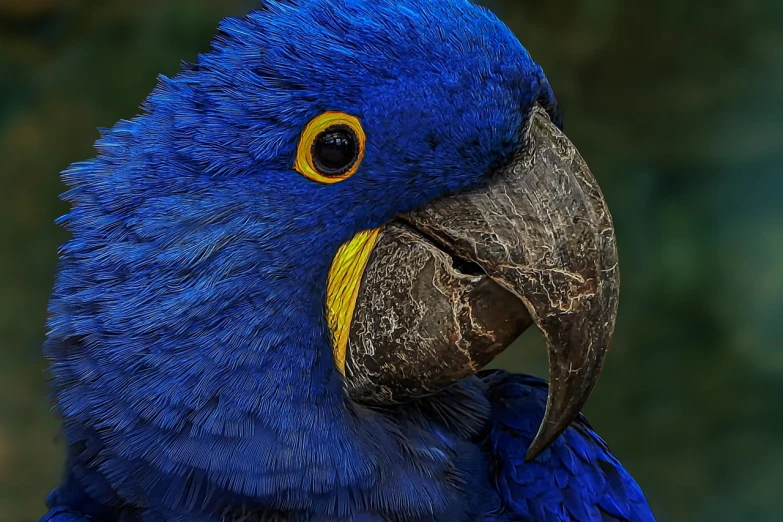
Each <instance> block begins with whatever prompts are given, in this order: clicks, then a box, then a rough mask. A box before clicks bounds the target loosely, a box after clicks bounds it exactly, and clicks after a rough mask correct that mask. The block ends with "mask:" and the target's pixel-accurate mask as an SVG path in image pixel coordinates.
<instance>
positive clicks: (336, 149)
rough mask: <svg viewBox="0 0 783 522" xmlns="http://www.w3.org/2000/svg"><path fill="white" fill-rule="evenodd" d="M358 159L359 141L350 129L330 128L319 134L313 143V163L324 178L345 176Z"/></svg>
mask: <svg viewBox="0 0 783 522" xmlns="http://www.w3.org/2000/svg"><path fill="white" fill-rule="evenodd" d="M358 158H359V143H358V139H357V138H356V133H355V132H354V131H353V130H352V129H351V128H350V127H347V126H344V125H335V126H332V127H329V128H328V129H326V130H325V131H323V132H322V133H321V134H319V135H318V137H317V138H316V139H315V142H314V143H313V163H315V168H316V169H317V170H318V172H320V173H321V174H323V175H324V176H340V175H341V174H345V173H346V172H347V171H348V170H350V169H351V167H353V165H354V164H355V163H356V160H357V159H358Z"/></svg>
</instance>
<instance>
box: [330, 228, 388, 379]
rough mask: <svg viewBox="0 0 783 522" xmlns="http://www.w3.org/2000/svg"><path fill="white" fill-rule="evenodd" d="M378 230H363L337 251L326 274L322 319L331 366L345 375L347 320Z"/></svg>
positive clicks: (352, 309) (348, 327) (349, 322)
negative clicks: (327, 333) (330, 344)
mask: <svg viewBox="0 0 783 522" xmlns="http://www.w3.org/2000/svg"><path fill="white" fill-rule="evenodd" d="M380 231H381V229H380V228H376V229H373V230H364V231H362V232H359V233H358V234H356V235H355V236H354V237H353V239H351V240H350V241H348V242H347V243H345V244H344V245H343V246H341V247H340V250H339V251H338V252H337V255H336V256H334V261H332V268H331V269H330V270H329V281H328V283H327V286H326V318H327V321H328V323H329V329H330V330H331V332H332V339H333V343H334V346H333V347H332V348H333V350H334V363H335V364H336V365H337V368H338V369H339V370H340V371H341V372H342V373H343V374H345V354H346V350H347V349H348V335H349V334H350V332H351V320H352V319H353V311H354V309H355V308H356V298H357V297H358V295H359V285H360V284H361V282H362V275H363V274H364V268H365V267H366V266H367V260H368V259H369V258H370V254H371V253H372V250H373V248H374V247H375V243H376V241H377V240H378V234H379V233H380Z"/></svg>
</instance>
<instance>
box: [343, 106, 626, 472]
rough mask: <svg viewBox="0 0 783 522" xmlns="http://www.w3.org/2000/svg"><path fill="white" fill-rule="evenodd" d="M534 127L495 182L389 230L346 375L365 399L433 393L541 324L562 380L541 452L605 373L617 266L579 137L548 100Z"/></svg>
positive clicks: (364, 288)
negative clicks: (562, 126)
mask: <svg viewBox="0 0 783 522" xmlns="http://www.w3.org/2000/svg"><path fill="white" fill-rule="evenodd" d="M526 134H527V136H526V140H527V141H526V144H525V147H523V150H522V151H521V152H519V153H518V154H517V156H516V157H515V158H514V159H513V161H512V162H511V164H510V165H508V166H506V167H504V168H503V169H501V170H500V171H499V172H497V173H495V175H493V176H492V177H491V179H490V180H489V182H488V184H487V185H486V186H484V187H481V188H478V189H475V190H472V191H468V192H464V193H459V194H456V195H452V196H448V197H445V198H442V199H439V200H437V201H435V202H433V203H431V204H429V205H427V206H425V207H423V208H420V209H417V210H416V211H414V212H412V213H410V214H407V215H405V216H401V218H400V220H398V221H395V222H393V223H392V224H390V225H388V226H387V227H385V229H384V230H383V231H382V232H381V234H380V236H379V238H378V240H377V243H376V244H375V248H374V250H373V252H372V254H371V255H370V257H369V261H368V264H367V267H366V269H365V271H364V275H363V278H362V282H361V287H360V289H359V292H358V296H357V301H356V308H355V311H354V314H353V319H352V322H351V328H350V335H349V339H348V349H347V360H346V377H347V386H348V389H349V392H350V393H351V396H352V397H353V398H354V399H355V400H358V401H363V402H373V403H389V402H399V401H402V400H406V399H410V398H413V397H418V396H423V395H427V394H431V393H435V392H437V391H440V390H441V389H443V388H445V387H446V386H448V385H450V384H452V383H454V382H456V381H457V380H459V379H461V378H464V377H467V376H469V375H472V374H474V373H476V372H477V371H478V370H480V369H481V368H482V367H483V366H484V365H486V364H487V363H488V362H489V361H491V360H492V358H494V357H495V356H496V355H497V354H499V353H500V352H501V351H503V350H504V349H505V348H506V347H508V345H509V344H511V342H513V341H514V339H516V338H517V337H518V336H519V335H520V334H521V333H522V332H523V331H524V330H525V329H526V328H527V327H529V326H530V325H531V324H535V325H536V326H538V328H539V330H540V331H541V332H542V333H543V335H544V338H545V340H546V345H547V349H548V352H549V380H550V386H549V394H548V398H547V406H546V413H545V415H544V418H543V420H542V422H541V426H540V428H539V431H538V434H537V435H536V437H535V439H534V440H533V442H532V444H531V446H530V448H529V449H528V453H527V457H528V460H530V459H533V458H535V457H536V456H537V455H539V454H540V453H541V452H542V451H543V450H544V449H546V447H547V446H548V445H549V444H551V443H552V442H553V441H554V440H555V439H556V438H557V437H558V436H559V435H560V434H561V433H562V432H563V431H564V430H565V429H566V428H567V427H568V426H569V425H570V423H571V421H572V420H573V419H574V417H575V416H576V415H577V414H578V413H579V411H580V410H581V408H582V407H583V406H584V404H585V402H586V401H587V399H588V397H589V395H590V393H591V391H592V389H593V387H594V386H595V384H596V382H597V380H598V378H599V376H600V374H601V370H602V367H603V363H604V358H605V356H606V352H607V350H608V349H609V346H610V344H611V341H612V335H613V332H614V327H615V319H616V314H617V302H618V293H619V269H618V261H617V250H616V242H615V235H614V228H613V226H612V219H611V216H610V214H609V210H608V209H607V206H606V203H605V201H604V198H603V195H602V194H601V190H600V189H599V187H598V184H597V183H596V181H595V178H593V176H592V174H591V173H590V170H589V169H588V167H587V165H586V164H585V162H584V160H583V159H582V158H581V156H580V155H579V153H578V152H577V150H576V148H575V147H574V146H573V144H571V142H570V141H569V140H568V138H566V137H565V135H563V134H562V133H561V132H560V130H559V129H557V127H555V126H554V125H553V124H552V123H551V122H550V120H549V118H548V116H547V115H546V113H545V112H544V111H543V110H541V109H536V110H534V112H533V114H532V117H531V119H530V126H529V129H528V132H527V133H526Z"/></svg>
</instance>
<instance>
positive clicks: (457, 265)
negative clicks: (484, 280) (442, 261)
mask: <svg viewBox="0 0 783 522" xmlns="http://www.w3.org/2000/svg"><path fill="white" fill-rule="evenodd" d="M451 262H452V265H454V269H455V270H457V271H458V272H459V273H461V274H465V275H468V276H480V275H484V270H482V269H481V267H480V266H478V265H477V264H476V263H474V262H472V261H468V260H466V259H462V258H459V257H455V256H452V258H451Z"/></svg>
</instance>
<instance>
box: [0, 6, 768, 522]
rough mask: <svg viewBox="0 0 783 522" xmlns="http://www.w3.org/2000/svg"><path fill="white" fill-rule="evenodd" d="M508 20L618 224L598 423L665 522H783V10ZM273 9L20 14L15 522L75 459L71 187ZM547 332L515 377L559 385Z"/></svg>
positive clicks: (4, 463) (9, 116) (11, 424)
mask: <svg viewBox="0 0 783 522" xmlns="http://www.w3.org/2000/svg"><path fill="white" fill-rule="evenodd" d="M487 3H488V4H490V6H491V7H492V8H493V9H494V10H495V11H496V12H497V13H498V14H499V15H500V16H501V18H503V19H504V20H505V21H507V22H508V23H509V24H510V25H511V26H512V28H513V29H514V30H515V31H516V32H517V34H518V35H519V37H520V38H521V39H522V41H523V43H524V44H525V45H526V46H527V47H528V49H529V50H530V51H531V53H532V54H533V55H534V57H536V58H537V59H538V61H539V62H540V63H542V65H543V66H544V68H545V70H546V71H547V72H548V74H549V77H550V80H551V81H552V83H553V85H554V86H555V89H556V91H557V93H558V96H559V98H560V100H561V103H562V105H563V106H564V109H565V112H566V122H567V124H566V127H567V131H568V134H569V136H570V137H571V139H572V140H573V141H574V142H575V143H576V144H577V145H578V146H579V148H580V150H581V152H582V154H583V155H584V156H585V158H586V159H587V160H588V162H589V163H590V164H591V166H592V168H593V171H594V172H595V173H596V175H597V177H598V179H599V181H600V183H601V186H602V187H603V189H604V191H605V193H606V196H607V199H608V201H609V205H610V207H611V209H612V211H613V214H614V216H615V222H616V226H617V232H618V235H619V245H620V255H621V260H622V269H623V293H622V299H621V306H620V318H619V326H618V332H617V336H616V341H615V344H614V348H613V352H612V354H611V356H610V357H609V362H608V365H607V368H606V372H605V374H604V377H603V380H602V382H601V383H600V385H599V387H598V389H597V391H596V392H595V394H594V395H593V398H592V400H591V402H590V404H589V405H588V407H587V413H588V416H589V417H590V419H591V420H592V421H593V423H594V425H595V426H596V427H597V429H598V430H599V431H600V432H601V433H602V434H603V435H604V436H605V438H606V439H607V440H608V441H609V442H610V444H611V445H612V447H613V449H614V451H615V452H616V453H617V455H618V456H619V457H620V459H621V460H622V461H623V462H624V463H625V464H626V465H627V467H628V468H629V469H630V470H631V471H632V472H633V473H634V475H635V476H636V478H637V479H638V481H639V482H640V483H641V485H642V487H643V488H644V489H645V491H646V493H647V495H648V497H649V499H650V501H651V503H652V504H653V506H654V508H655V510H656V512H657V515H658V517H659V520H661V521H662V522H663V521H673V522H701V521H703V522H723V521H725V522H729V521H731V522H736V521H738V520H742V521H748V522H766V521H775V522H779V521H780V520H783V515H781V514H780V508H779V500H780V493H781V491H783V350H781V348H780V341H781V339H782V338H783V313H782V312H783V300H782V299H781V296H783V264H781V261H780V256H781V255H783V205H781V194H782V193H783V172H782V171H781V168H783V2H781V1H780V0H657V1H655V2H652V1H648V2H627V1H624V0H546V1H544V0H506V1H494V2H493V1H491V0H490V1H488V2H487ZM254 5H255V0H138V1H135V2H130V1H114V2H110V1H98V0H0V181H1V182H2V184H1V185H0V187H1V189H0V213H1V214H2V219H0V253H2V255H0V522H11V521H13V522H28V521H30V522H31V521H34V520H37V519H38V517H40V516H41V514H43V512H44V507H43V498H44V496H45V494H46V493H47V492H48V491H49V490H50V489H51V488H52V487H53V486H54V485H55V484H56V483H57V480H58V475H59V472H60V466H61V450H62V448H61V447H60V446H59V445H58V443H57V435H56V434H57V429H58V424H57V420H56V419H55V418H54V416H53V415H52V414H51V413H50V405H49V404H48V402H47V399H46V392H45V382H44V376H43V368H44V362H43V360H42V358H41V355H40V346H41V343H42V340H43V337H44V326H43V325H44V320H45V308H46V301H47V298H48V295H49V291H50V286H51V283H52V271H53V267H54V263H55V259H56V249H57V245H58V244H59V243H61V242H62V241H63V240H64V239H65V237H66V236H65V232H64V231H62V230H60V229H58V228H57V227H56V226H55V225H54V224H53V223H52V221H53V220H54V219H55V218H56V217H57V216H59V215H61V214H63V213H64V211H65V210H66V208H65V206H64V204H63V203H61V202H59V201H58V199H57V196H58V193H59V192H61V191H62V188H63V187H62V186H61V184H60V182H59V179H58V172H59V171H60V170H62V169H63V168H65V167H66V166H67V165H68V164H69V163H71V162H73V161H76V160H81V159H86V158H88V157H90V156H92V155H93V151H92V148H91V147H92V143H93V141H94V140H95V139H96V138H97V132H96V127H98V126H111V125H113V124H114V122H116V121H117V120H118V119H120V118H128V117H131V116H133V115H134V114H135V113H136V111H137V106H138V104H139V103H140V102H141V101H142V99H143V98H144V97H145V96H146V94H147V93H148V92H149V91H150V90H151V89H152V88H153V86H154V85H155V81H156V75H157V74H158V73H166V74H173V73H175V72H176V71H177V70H178V67H179V60H180V59H188V60H192V59H193V58H194V57H195V54H196V53H197V52H199V51H203V50H206V49H208V45H209V39H210V36H211V35H212V33H213V31H214V29H215V27H216V23H217V21H218V20H219V19H220V18H221V17H223V16H226V15H229V14H241V13H243V12H244V11H245V10H246V9H248V8H250V7H252V6H254ZM535 337H536V336H535V335H534V334H533V335H529V336H527V337H526V338H525V339H523V340H522V342H521V344H522V346H518V347H516V349H514V350H510V351H508V352H507V353H506V354H504V356H503V359H502V360H501V361H500V364H501V365H503V366H506V367H510V368H513V369H516V370H520V371H526V372H528V373H536V374H539V375H544V374H545V373H546V372H545V352H544V350H543V348H542V347H541V346H539V344H540V343H539V341H538V340H536V338H535Z"/></svg>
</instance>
